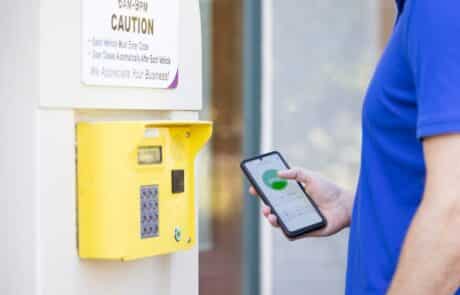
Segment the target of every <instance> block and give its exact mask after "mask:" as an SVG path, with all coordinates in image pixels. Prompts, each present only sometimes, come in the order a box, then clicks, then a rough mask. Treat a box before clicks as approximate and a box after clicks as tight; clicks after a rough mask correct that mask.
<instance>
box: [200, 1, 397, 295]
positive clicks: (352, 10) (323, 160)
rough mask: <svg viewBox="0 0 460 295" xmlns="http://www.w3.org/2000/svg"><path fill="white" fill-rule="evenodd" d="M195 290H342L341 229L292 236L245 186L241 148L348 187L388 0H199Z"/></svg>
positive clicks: (277, 294)
mask: <svg viewBox="0 0 460 295" xmlns="http://www.w3.org/2000/svg"><path fill="white" fill-rule="evenodd" d="M201 13H202V26H203V35H204V42H203V47H204V68H205V71H204V72H205V77H204V85H203V86H204V94H205V98H204V105H205V106H207V108H206V109H205V110H204V111H203V114H202V117H203V118H205V119H211V120H213V121H214V122H215V133H214V137H213V141H212V144H211V145H210V147H209V148H208V149H207V150H206V151H205V152H204V153H202V155H201V157H203V158H204V160H205V163H207V165H205V167H203V168H201V171H200V173H201V174H202V175H203V176H208V177H201V178H200V179H203V180H204V181H203V183H202V184H201V185H200V186H199V187H201V189H202V190H203V191H202V193H201V194H200V195H201V196H206V197H202V198H201V199H200V250H201V254H200V294H201V295H211V294H212V295H215V294H219V295H239V294H241V295H259V294H260V295H282V294H290V295H297V294H322V295H328V294H331V295H334V294H342V293H343V290H344V281H345V268H346V253H347V237H348V232H347V231H344V232H342V233H340V234H339V235H337V236H335V237H332V238H327V239H309V240H303V241H297V242H294V243H293V242H289V241H287V240H286V239H285V238H284V236H282V234H281V233H280V232H279V231H277V230H273V229H271V228H270V227H269V226H268V225H267V224H266V222H265V221H264V220H262V219H261V217H260V214H259V212H258V210H259V209H258V203H257V201H256V200H254V199H252V198H250V197H248V196H247V194H246V192H245V191H246V188H245V185H246V184H245V183H244V182H243V177H242V174H241V173H240V169H239V162H240V160H241V159H242V158H244V157H246V156H250V155H255V154H257V153H259V152H266V151H270V150H275V149H276V150H279V151H280V152H282V153H283V154H284V155H285V156H286V158H287V160H288V161H289V162H290V164H291V165H293V166H301V167H306V168H308V169H312V170H317V171H319V172H321V173H323V174H324V175H326V176H327V177H329V178H331V179H333V180H335V181H337V182H338V183H339V184H341V185H343V186H344V187H346V188H349V189H350V190H354V187H355V184H356V180H357V175H358V169H359V161H360V158H359V156H360V112H361V103H362V98H363V96H364V93H365V90H366V86H367V84H368V81H369V79H370V77H371V75H372V71H373V68H374V66H375V64H376V62H377V60H378V57H379V55H380V53H381V51H382V49H383V47H384V45H385V42H386V40H387V38H388V35H389V33H390V32H391V28H392V24H393V21H394V3H393V1H392V0H351V1H347V2H343V1H338V0H310V1H305V0H283V1H275V0H201Z"/></svg>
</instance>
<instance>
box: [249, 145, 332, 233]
mask: <svg viewBox="0 0 460 295" xmlns="http://www.w3.org/2000/svg"><path fill="white" fill-rule="evenodd" d="M244 166H245V168H246V169H247V171H248V172H249V173H250V174H251V175H252V178H253V180H254V181H255V182H256V183H257V186H258V188H259V190H261V191H262V193H263V194H264V195H265V198H267V201H268V202H269V203H270V205H271V206H272V207H273V209H274V210H275V211H276V213H277V214H278V217H279V218H281V220H282V222H283V223H284V225H285V227H286V228H287V230H288V231H290V232H295V231H298V230H300V229H303V228H306V227H308V226H310V225H314V224H318V223H321V222H323V219H322V217H321V216H320V214H319V213H318V211H317V210H316V208H315V207H314V205H313V204H312V203H311V201H310V199H309V198H308V197H307V196H306V195H305V192H304V191H303V190H302V189H301V187H300V185H299V183H298V182H297V181H295V180H285V179H281V178H279V177H278V171H279V170H285V169H287V166H286V164H285V163H284V162H283V160H282V159H281V158H280V156H279V155H278V154H276V153H272V154H268V155H266V156H263V157H261V158H256V159H254V160H251V161H249V162H246V163H245V164H244Z"/></svg>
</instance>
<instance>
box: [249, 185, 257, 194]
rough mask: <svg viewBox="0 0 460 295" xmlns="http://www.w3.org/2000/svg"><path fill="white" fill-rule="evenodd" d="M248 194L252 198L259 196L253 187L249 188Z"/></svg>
mask: <svg viewBox="0 0 460 295" xmlns="http://www.w3.org/2000/svg"><path fill="white" fill-rule="evenodd" d="M249 193H250V194H251V195H253V196H258V195H259V194H258V193H257V192H256V189H255V188H254V187H253V186H251V187H249Z"/></svg>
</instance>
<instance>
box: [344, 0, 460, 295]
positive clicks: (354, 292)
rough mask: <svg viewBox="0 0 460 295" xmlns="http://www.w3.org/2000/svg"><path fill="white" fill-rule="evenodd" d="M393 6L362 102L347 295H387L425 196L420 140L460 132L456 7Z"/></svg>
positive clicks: (426, 0) (447, 2)
mask: <svg viewBox="0 0 460 295" xmlns="http://www.w3.org/2000/svg"><path fill="white" fill-rule="evenodd" d="M398 8H399V17H398V20H397V22H396V24H395V28H394V31H393V35H392V37H391V39H390V41H389V43H388V45H387V48H386V49H385V52H384V54H383V56H382V58H381V61H380V63H379V65H378V67H377V69H376V72H375V74H374V77H373V79H372V81H371V84H370V86H369V89H368V93H367V95H366V98H365V101H364V107H363V114H362V122H363V123H362V124H363V127H362V128H363V130H362V132H363V134H362V135H363V136H362V140H363V143H362V159H361V161H362V164H361V175H360V179H359V184H358V189H357V192H356V201H355V205H354V210H353V217H352V224H351V233H350V242H349V255H348V270H347V287H346V294H347V295H364V294H365V295H369V294H385V293H386V291H387V289H388V288H389V286H390V283H391V280H392V277H393V274H394V272H395V270H396V265H397V262H398V258H399V254H400V251H401V248H402V245H403V240H404V237H405V236H406V233H407V230H408V228H409V226H410V224H411V221H412V218H413V216H414V214H415V212H416V210H417V208H418V206H419V204H420V202H421V199H422V195H423V191H424V185H425V175H426V172H425V161H424V156H423V150H422V140H423V138H425V137H429V136H434V135H438V134H445V133H460V1H459V0H436V1H434V0H407V1H405V3H404V2H403V1H398ZM457 294H460V292H457Z"/></svg>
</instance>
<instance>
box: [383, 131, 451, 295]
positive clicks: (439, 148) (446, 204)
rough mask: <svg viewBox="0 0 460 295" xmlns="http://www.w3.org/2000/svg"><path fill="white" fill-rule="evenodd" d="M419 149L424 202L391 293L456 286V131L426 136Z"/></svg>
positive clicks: (440, 292) (441, 292)
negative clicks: (422, 159) (424, 171)
mask: <svg viewBox="0 0 460 295" xmlns="http://www.w3.org/2000/svg"><path fill="white" fill-rule="evenodd" d="M423 148H424V154H425V162H426V169H427V176H426V184H425V192H424V196H423V201H422V203H421V205H420V207H419V209H418V212H417V214H416V215H415V218H414V219H413V221H412V224H411V226H410V229H409V231H408V234H407V236H406V240H405V242H404V246H403V250H402V252H401V256H400V260H399V264H398V267H397V271H396V273H395V276H394V278H393V282H392V285H391V287H390V291H389V293H388V294H389V295H399V294H401V295H407V294H417V295H424V294H427V295H428V294H430V295H431V294H436V295H444V294H446V295H447V294H449V295H450V294H453V293H455V291H456V290H457V288H458V287H459V286H460V134H458V135H442V136H435V137H432V138H427V139H425V140H424V142H423Z"/></svg>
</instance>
